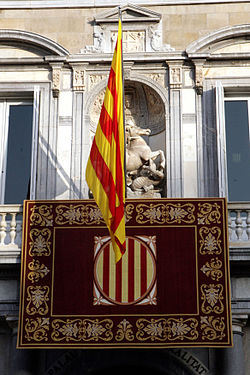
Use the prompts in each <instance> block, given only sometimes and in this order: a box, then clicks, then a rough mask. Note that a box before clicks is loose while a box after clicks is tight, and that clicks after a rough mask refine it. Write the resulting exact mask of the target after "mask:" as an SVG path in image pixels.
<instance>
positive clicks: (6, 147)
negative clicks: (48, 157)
mask: <svg viewBox="0 0 250 375" xmlns="http://www.w3.org/2000/svg"><path fill="white" fill-rule="evenodd" d="M33 107H34V106H33V100H32V99H31V100H18V99H15V100H11V99H2V100H0V125H1V126H0V142H1V144H0V165H1V176H0V203H5V204H17V203H22V202H23V200H24V199H27V198H30V189H31V183H32V181H31V165H32V153H33V150H32V143H33V142H32V140H33V139H34V137H35V133H34V126H33V122H34V116H33Z"/></svg>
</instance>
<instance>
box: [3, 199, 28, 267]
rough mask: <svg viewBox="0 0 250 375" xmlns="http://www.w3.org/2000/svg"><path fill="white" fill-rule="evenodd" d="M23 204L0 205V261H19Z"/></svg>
mask: <svg viewBox="0 0 250 375" xmlns="http://www.w3.org/2000/svg"><path fill="white" fill-rule="evenodd" d="M22 213H23V206H22V205H21V204H4V205H0V263H5V262H7V263H16V262H19V261H20V251H21V243H22V221H23V216H22Z"/></svg>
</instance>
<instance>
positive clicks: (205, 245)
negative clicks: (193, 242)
mask: <svg viewBox="0 0 250 375" xmlns="http://www.w3.org/2000/svg"><path fill="white" fill-rule="evenodd" d="M199 233H200V237H201V239H200V241H199V242H200V249H199V251H200V254H203V255H204V254H209V255H213V254H216V255H218V254H221V253H222V248H221V239H220V236H221V230H220V228H218V227H212V228H207V227H201V228H200V230H199Z"/></svg>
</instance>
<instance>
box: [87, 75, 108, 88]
mask: <svg viewBox="0 0 250 375" xmlns="http://www.w3.org/2000/svg"><path fill="white" fill-rule="evenodd" d="M106 78H107V75H106V74H90V75H89V89H91V88H92V87H93V86H95V85H97V83H99V82H101V81H102V80H104V79H106Z"/></svg>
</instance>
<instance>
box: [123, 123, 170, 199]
mask: <svg viewBox="0 0 250 375" xmlns="http://www.w3.org/2000/svg"><path fill="white" fill-rule="evenodd" d="M125 131H126V170H127V185H128V188H127V194H128V197H134V198H136V197H138V198H139V197H161V195H160V191H161V188H160V187H159V186H160V183H161V182H162V180H163V179H164V170H165V156H164V153H163V151H162V150H157V151H152V150H151V149H150V147H149V146H148V145H147V143H146V141H145V140H144V139H143V138H142V137H141V135H149V134H150V132H151V131H150V129H142V128H139V127H138V126H136V125H135V124H134V123H133V121H132V120H128V121H126V125H125ZM157 158H158V159H159V161H158V162H157V163H156V159H157ZM158 159H157V160H158Z"/></svg>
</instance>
